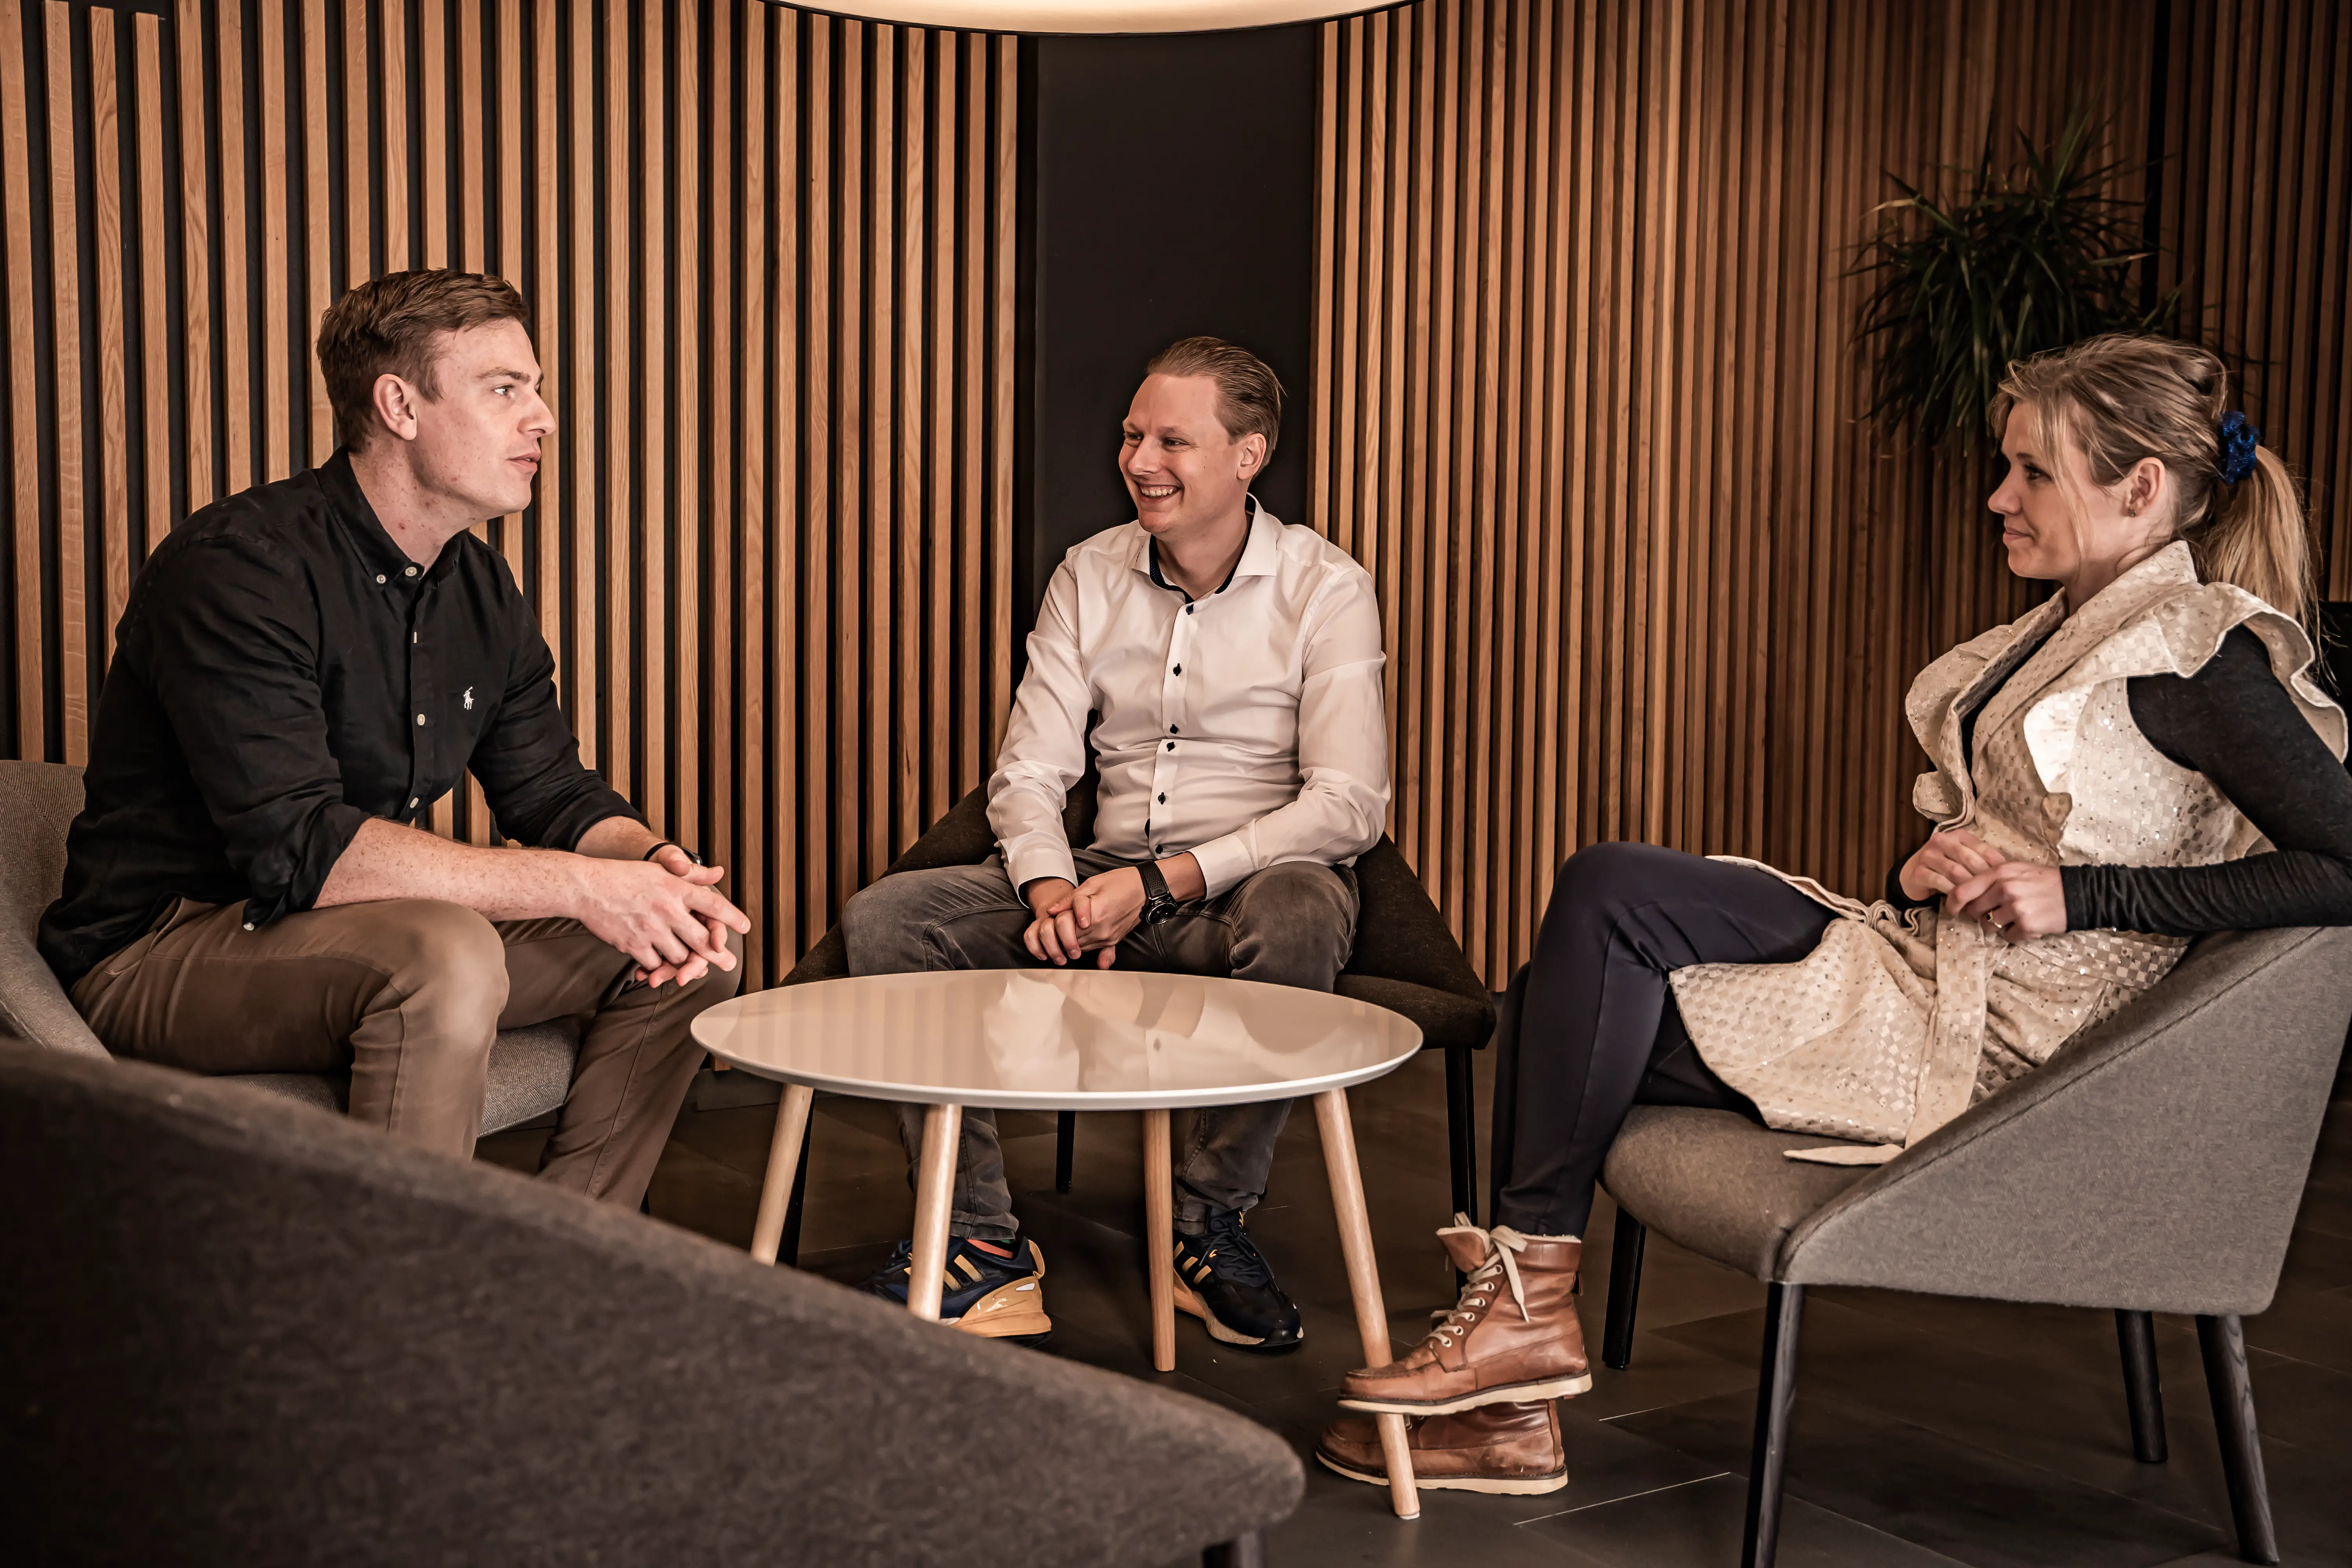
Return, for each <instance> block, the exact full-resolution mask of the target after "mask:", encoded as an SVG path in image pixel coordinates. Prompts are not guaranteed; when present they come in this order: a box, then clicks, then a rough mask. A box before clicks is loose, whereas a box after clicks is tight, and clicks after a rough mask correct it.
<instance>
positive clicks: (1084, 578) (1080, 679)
mask: <svg viewBox="0 0 2352 1568" xmlns="http://www.w3.org/2000/svg"><path fill="white" fill-rule="evenodd" d="M1250 504H1251V510H1252V517H1251V520H1250V533H1249V542H1248V543H1247V544H1246V545H1245V546H1244V548H1243V550H1242V558H1241V562H1240V563H1239V564H1238V565H1236V566H1235V567H1234V574H1233V575H1232V576H1231V577H1229V578H1227V579H1226V580H1225V584H1224V585H1223V587H1221V588H1219V589H1217V591H1216V592H1215V593H1213V594H1209V595H1204V596H1202V598H1200V599H1197V600H1187V599H1186V597H1185V595H1184V594H1183V592H1182V590H1181V589H1179V588H1177V587H1176V586H1174V585H1173V584H1170V583H1168V582H1167V581H1166V580H1165V579H1164V578H1162V577H1161V576H1160V572H1159V567H1158V559H1157V556H1156V553H1155V552H1154V551H1153V550H1152V548H1151V537H1150V535H1149V534H1148V533H1146V532H1145V531H1143V527H1142V525H1141V524H1140V523H1136V522H1128V523H1123V524H1121V525H1120V526H1119V527H1118V528H1113V529H1108V530H1106V531H1103V532H1101V533H1097V534H1096V535H1095V536H1094V537H1093V538H1092V539H1089V540H1087V541H1086V542H1084V543H1082V544H1080V545H1078V546H1077V547H1076V548H1075V549H1073V550H1072V551H1071V552H1069V554H1067V555H1066V556H1065V557H1063V559H1062V564H1061V565H1060V566H1059V567H1058V568H1056V569H1055V573H1054V580H1053V582H1052V583H1051V584H1048V585H1047V587H1046V589H1045V604H1044V605H1041V606H1040V607H1039V609H1038V612H1037V629H1036V630H1035V631H1034V632H1032V633H1030V634H1029V670H1028V673H1027V674H1026V675H1024V677H1023V678H1022V680H1021V690H1020V693H1019V695H1018V696H1016V697H1015V698H1014V699H1013V720H1012V722H1011V724H1010V725H1009V726H1008V727H1007V728H1006V730H1005V732H1004V748H1003V751H1002V752H1000V753H998V756H997V759H996V772H995V773H994V774H993V775H992V777H991V778H990V779H989V781H988V820H989V823H990V825H991V826H993V827H994V828H995V829H996V837H997V841H998V843H999V844H1000V845H1001V846H1002V847H1003V852H1004V869H1005V872H1006V874H1007V875H1008V876H1010V877H1011V878H1012V879H1013V886H1014V887H1016V888H1021V887H1025V886H1027V885H1028V884H1029V883H1030V882H1033V881H1034V880H1036V879H1038V878H1040V877H1061V878H1064V879H1067V880H1070V881H1076V880H1077V879H1078V878H1077V871H1076V866H1075V865H1074V864H1073V863H1072V861H1071V858H1070V846H1069V842H1068V840H1067V839H1066V837H1064V836H1063V832H1062V805H1063V800H1064V797H1065V796H1066V795H1067V793H1068V791H1069V788H1070V786H1071V785H1072V784H1075V783H1076V782H1077V781H1078V779H1079V778H1080V777H1081V776H1083V775H1084V773H1085V772H1086V765H1087V743H1088V741H1089V739H1091V741H1092V743H1093V746H1094V750H1095V754H1096V758H1097V766H1098V768H1099V769H1100V772H1101V778H1102V784H1101V791H1100V795H1099V796H1098V803H1099V804H1098V806H1097V812H1096V816H1095V842H1094V847H1095V848H1097V849H1098V850H1100V851H1102V852H1103V853H1104V854H1107V855H1116V856H1118V857H1119V858H1122V859H1128V860H1142V859H1145V858H1160V859H1164V858H1168V857H1170V856H1172V855H1180V854H1182V853H1183V852H1184V851H1186V850H1188V849H1189V850H1191V851H1192V857H1193V858H1194V859H1196V860H1198V861H1199V862H1200V866H1201V875H1202V878H1203V879H1205V880H1206V881H1207V883H1208V890H1209V895H1210V896H1211V897H1214V896H1215V895H1217V894H1219V893H1222V892H1223V891H1225V890H1226V889H1229V888H1231V887H1233V886H1234V884H1236V883H1238V882H1240V881H1241V880H1242V879H1244V878H1246V877H1248V876H1249V875H1251V874H1252V873H1253V872H1255V871H1260V870H1263V869H1265V868H1266V867H1268V866H1272V865H1274V864H1276V862H1278V861H1283V860H1313V861H1318V862H1320V863H1322V864H1324V865H1327V866H1331V865H1347V864H1349V863H1350V862H1352V861H1353V860H1354V859H1355V858H1356V857H1357V856H1359V855H1360V854H1362V853H1363V852H1364V851H1365V850H1367V849H1369V848H1370V847H1372V846H1373V845H1374V844H1376V843H1378V842H1379V841H1380V837H1381V828H1382V826H1383V824H1384V822H1385V819H1386V816H1387V813H1388V804H1389V744H1388V721H1387V719H1386V716H1385V714H1384V712H1383V710H1382V706H1381V666H1382V664H1384V663H1385V662H1386V659H1385V658H1384V656H1383V655H1382V653H1381V616H1380V609H1379V605H1377V603H1376V602H1375V600H1374V599H1373V596H1372V580H1371V577H1370V575H1369V574H1367V573H1366V572H1365V571H1364V569H1363V568H1362V567H1361V566H1359V565H1358V564H1357V563H1355V561H1354V560H1353V559H1352V558H1351V557H1349V554H1348V553H1347V552H1345V551H1343V550H1341V549H1339V547H1338V546H1337V545H1334V544H1332V543H1331V542H1329V541H1328V540H1326V539H1325V538H1323V537H1322V536H1321V535H1320V534H1318V533H1317V532H1315V531H1313V530H1312V529H1307V528H1297V527H1286V526H1285V525H1284V524H1282V523H1280V522H1278V521H1276V520H1275V519H1274V518H1273V516H1271V515H1270V514H1269V513H1267V512H1265V510H1262V509H1260V508H1258V507H1257V506H1256V503H1255V501H1254V500H1253V501H1252V502H1251V503H1250ZM1089 711H1092V712H1094V713H1096V714H1098V715H1099V719H1098V721H1097V723H1096V726H1095V730H1094V733H1093V735H1092V736H1091V737H1089V736H1088V735H1087V727H1086V726H1087V713H1088V712H1089Z"/></svg>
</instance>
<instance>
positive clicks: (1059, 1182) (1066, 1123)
mask: <svg viewBox="0 0 2352 1568" xmlns="http://www.w3.org/2000/svg"><path fill="white" fill-rule="evenodd" d="M1077 1152H1078V1113H1077V1112H1076V1111H1075V1110H1065V1111H1063V1112H1062V1113H1061V1114H1060V1115H1058V1116H1057V1117H1055V1121H1054V1190H1055V1192H1057V1193H1066V1192H1068V1191H1069V1190H1070V1162H1071V1160H1072V1159H1074V1158H1075V1157H1076V1154H1077Z"/></svg>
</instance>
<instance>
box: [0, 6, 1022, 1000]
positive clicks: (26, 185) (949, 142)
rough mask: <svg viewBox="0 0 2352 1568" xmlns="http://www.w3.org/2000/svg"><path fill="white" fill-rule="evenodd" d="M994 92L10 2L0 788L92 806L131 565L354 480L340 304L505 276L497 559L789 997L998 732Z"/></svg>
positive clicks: (585, 706) (391, 24)
mask: <svg viewBox="0 0 2352 1568" xmlns="http://www.w3.org/2000/svg"><path fill="white" fill-rule="evenodd" d="M1013 81H1014V60H1013V44H1012V42H1011V41H1010V40H1007V39H1001V38H993V37H982V36H978V35H961V34H952V33H940V32H928V31H923V30H919V29H908V28H896V27H888V26H867V25H861V24H858V23H854V22H844V21H838V20H834V19H831V18H825V17H818V16H809V15H806V14H803V13H800V12H795V11H791V10H786V9H782V8H780V7H775V6H771V5H762V4H759V3H757V0H678V3H674V4H655V3H651V0H646V3H636V4H624V3H619V0H614V3H610V4H595V3H592V0H299V3H293V0H218V3H211V4H207V3H199V0H176V3H175V4H169V5H164V4H152V5H146V6H143V7H132V6H129V5H124V6H121V7H117V8H109V7H106V6H100V5H66V4H62V3H59V0H0V204H5V214H6V219H7V222H6V234H5V240H0V244H5V258H0V275H5V288H6V305H7V309H6V313H5V326H6V333H7V337H6V350H5V360H6V364H7V375H8V385H7V392H6V396H5V399H0V420H5V429H0V450H5V452H6V454H7V462H8V470H9V471H8V478H7V481H6V484H5V493H6V496H7V504H8V506H9V517H10V548H9V549H8V550H7V552H5V561H4V562H0V568H5V574H6V575H5V588H0V605H5V614H6V616H7V617H8V621H9V626H8V628H7V632H6V634H5V637H0V658H5V660H6V661H7V663H8V667H9V668H8V671H7V674H8V678H9V679H10V682H11V684H12V688H13V691H14V698H13V700H12V701H11V702H10V703H9V705H8V710H7V712H6V713H5V716H0V727H5V734H0V754H9V755H16V756H31V757H47V758H50V759H52V760H58V761H67V762H76V763H79V762H80V761H82V760H83V758H84V756H85V753H86V750H87V745H88V726H89V710H90V704H91V703H92V702H93V701H94V700H95V698H96V695H97V692H98V690H99V689H100V685H101V683H102V682H103V679H104V673H105V665H106V655H107V652H108V650H109V647H110V637H111V634H112V629H113V626H114V624H115V621H116V619H117V618H118V616H120V614H121V606H122V603H123V599H124V596H125V595H126V594H127V593H128V591H129V585H130V582H131V576H132V574H133V573H135V571H136V570H137V566H138V563H140V562H141V561H142V560H143V558H144V557H145V555H146V552H148V551H149V550H150V549H151V548H152V546H153V545H154V543H155V542H157V541H158V540H159V539H161V538H162V537H163V533H164V532H165V531H166V530H167V529H168V528H169V527H170V526H171V525H172V524H173V522H174V521H177V520H178V519H180V518H183V517H184V516H185V515H186V514H187V512H188V511H189V510H192V509H193V508H194V507H198V506H202V505H203V504H205V502H206V501H208V500H213V499H214V498H215V497H217V496H220V495H223V494H226V493H228V492H230V491H233V490H236V489H242V488H244V487H245V486H247V485H249V484H253V483H256V482H258V481H261V480H264V479H272V478H276V477H278V476H281V475H284V474H286V473H289V472H290V471H292V470H294V469H296V468H302V467H306V466H308V465H310V464H312V463H315V462H317V461H320V460H321V459H323V458H325V457H326V456H327V455H328V454H329V453H330V452H331V450H332V432H331V426H330V421H329V418H328V413H327V405H326V399H325V392H324V388H323V387H322V385H321V384H320V381H319V378H318V375H317V371H316V365H315V362H314V360H313V359H312V357H311V355H310V342H311V341H312V337H313V333H314V331H315V328H316V325H317V322H318V320H319V317H320V313H321V312H322V311H323V310H324V309H325V308H326V306H327V305H328V303H329V302H330V301H331V300H333V299H334V298H335V297H336V295H337V294H339V293H340V292H341V290H342V289H345V288H346V287H348V286H349V285H350V284H351V283H352V282H353V281H355V280H358V279H363V278H366V277H370V276H373V275H375V274H378V273H381V272H383V271H387V270H391V269H394V268H403V267H410V266H459V267H465V268H477V269H486V270H490V271H495V272H498V273H500V274H502V275H503V276H505V277H508V278H509V279H513V280H515V281H516V282H517V283H518V285H519V286H520V288H521V289H523V291H524V293H525V294H526V296H527V297H528V298H530V300H532V301H533V304H534V307H535V309H536V310H537V311H538V316H539V320H538V340H539V349H540V354H541V362H542V364H543V366H544V369H545V371H546V373H547V376H548V381H549V387H550V399H551V402H552V403H553V405H554V406H555V409H556V415H557V419H558V423H559V429H558V433H557V436H556V438H555V439H554V440H553V442H552V443H551V449H550V451H549V454H548V460H547V463H546V465H545V468H544V469H543V472H542V476H541V488H540V500H539V503H538V504H537V505H536V506H534V507H533V508H532V509H531V510H530V511H527V512H525V513H523V514H521V515H520V516H517V517H509V518H502V519H499V520H497V521H493V522H491V523H490V524H488V526H487V528H486V529H485V530H484V531H483V532H484V535H485V537H486V538H488V541H489V542H490V543H491V544H492V545H493V546H495V547H496V548H497V549H498V550H499V551H500V552H501V553H502V554H504V556H505V557H506V559H507V561H508V562H509V564H510V565H511V566H512V568H513V570H514V572H515V574H516V576H517V578H518V580H519V581H520V583H521V584H522V587H523V591H524V592H525V594H526V595H529V596H530V598H531V599H532V601H533V602H534V604H535V605H537V606H538V609H539V612H540V616H541V623H542V625H543V626H544V627H545V630H546V633H547V636H548V638H549V640H550V642H551V644H552V646H553V647H555V649H556V653H557V659H558V666H559V669H560V671H561V680H562V687H563V691H564V696H565V700H566V703H567V707H568V710H569V711H570V713H571V714H572V721H573V724H574V727H575V729H576V730H577V731H578V732H579V734H580V736H581V741H582V747H583V752H585V753H586V755H587V757H588V759H589V760H590V761H591V762H592V763H595V764H596V765H598V766H600V767H602V768H603V769H604V771H605V772H606V773H607V774H608V775H609V776H610V777H611V779H612V780H613V782H614V784H615V785H616V786H617V787H619V788H620V789H621V790H623V791H624V792H625V793H626V794H627V795H629V796H630V797H631V798H632V799H633V800H635V802H636V803H637V804H638V805H640V806H641V807H642V808H643V809H644V810H645V811H646V813H647V815H648V816H649V817H650V818H651V820H652V821H653V822H654V823H655V824H656V826H657V827H659V828H661V829H662V830H663V831H664V832H666V833H668V834H670V835H672V836H674V837H677V838H679V839H681V840H683V841H685V842H687V843H688V844H695V845H699V846H702V847H705V848H706V850H707V851H708V853H709V855H710V857H711V858H713V859H715V860H718V861H721V862H723V863H725V864H727V865H728V866H729V867H730V868H731V873H732V874H731V877H730V886H731V889H732V890H733V891H734V893H735V895H736V897H737V898H738V899H739V900H740V901H741V902H742V903H743V904H744V905H745V907H746V908H747V909H748V910H750V911H751V914H752V916H753V920H754V931H753V937H752V942H753V944H754V954H753V963H752V967H751V974H753V975H754V976H761V975H766V976H770V977H772V976H773V975H774V974H776V973H780V972H781V971H782V968H784V967H786V966H788V965H789V964H790V963H791V962H792V960H793V958H794V957H795V956H796V955H797V954H798V953H799V952H801V951H802V950H803V948H804V947H805V946H807V945H808V944H809V943H810V942H814V939H815V938H816V936H817V935H818V934H820V933H821V932H822V931H824V928H825V926H826V925H827V924H828V923H829V921H830V920H831V918H832V916H833V915H834V913H835V912H836V911H837V910H838V908H839V905H840V902H841V900H843V899H845V897H846V896H847V895H848V894H849V893H850V892H853V891H855V890H856V889H857V888H858V887H860V886H862V885H863V884H864V883H865V882H866V880H868V879H871V877H872V876H873V875H874V874H876V873H877V872H878V871H879V869H880V868H881V867H882V865H883V864H884V863H886V862H887V858H889V856H890V855H891V854H892V853H894V852H895V850H896V849H898V848H899V847H903V846H904V845H905V844H906V843H907V842H908V841H909V840H911V838H912V837H914V836H915V834H916V833H917V832H918V831H919V829H920V827H921V826H923V825H925V824H927V823H928V822H929V821H930V820H932V819H933V818H934V817H936V816H939V815H940V813H942V812H944V811H945V810H946V809H947V807H948V806H949V805H950V804H951V803H952V802H953V800H954V798H955V796H956V795H957V794H958V793H960V792H961V790H963V789H966V788H969V787H970V786H971V784H973V783H975V782H977V780H978V779H979V778H980V777H981V776H982V774H983V773H984V772H985V770H986V767H987V763H988V762H989V760H990V758H991V757H992V755H993V752H994V744H995V740H996V737H997V734H998V732H999V731H1000V730H1001V727H1002V723H1003V714H1004V712H1005V710H1006V709H1007V707H1008V705H1009V702H1010V699H1011V692H1010V688H1009V668H1010V663H1009V654H1010V648H1011V604H1012V598H1011V584H1012V578H1011V570H1012V560H1013V551H1012V533H1011V528H1012V468H1011V451H1012V446H1011V423H1012V373H1013V357H1012V342H1013V309H1012V288H1013V255H1012V245H1013V225H1012V212H1013V159H1014V148H1015V140H1014V131H1015V127H1014V98H1013ZM467 796H468V798H461V799H455V800H451V801H446V802H444V803H443V805H442V808H441V811H440V814H439V817H438V820H439V821H440V822H441V823H442V825H443V826H444V827H445V829H446V830H447V831H452V832H456V833H458V834H461V835H463V836H466V837H471V838H474V839H476V840H482V839H484V838H486V837H487V836H488V832H489V826H490V825H489V823H488V816H487V813H486V812H485V811H484V810H483V809H482V807H481V803H480V796H479V794H478V791H475V790H471V789H470V788H469V790H468V792H467Z"/></svg>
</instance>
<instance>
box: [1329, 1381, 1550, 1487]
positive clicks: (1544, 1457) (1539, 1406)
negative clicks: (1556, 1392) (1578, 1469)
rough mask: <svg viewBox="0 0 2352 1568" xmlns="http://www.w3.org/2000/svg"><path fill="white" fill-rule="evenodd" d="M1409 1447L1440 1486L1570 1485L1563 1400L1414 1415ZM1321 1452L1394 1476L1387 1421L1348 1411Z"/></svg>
mask: <svg viewBox="0 0 2352 1568" xmlns="http://www.w3.org/2000/svg"><path fill="white" fill-rule="evenodd" d="M1405 1447H1407V1448H1408V1449H1409V1450H1410V1451H1411V1452H1412V1482H1413V1485H1415V1486H1417V1487H1427V1488H1429V1489H1432V1490H1435V1491H1455V1492H1507V1493H1511V1494H1514V1495H1521V1496H1532V1495H1534V1494H1536V1493H1539V1492H1556V1491H1558V1490H1559V1489H1560V1488H1562V1487H1564V1486H1566V1485H1568V1454H1567V1452H1566V1450H1564V1449H1563V1448H1561V1447H1560V1444H1559V1405H1557V1404H1555V1403H1554V1402H1552V1401H1551V1400H1549V1399H1546V1400H1540V1401H1538V1402H1537V1403H1535V1404H1532V1405H1481V1406H1480V1407H1479V1408H1477V1409H1475V1410H1465V1411H1463V1412H1462V1413H1461V1414H1459V1415H1429V1416H1407V1417H1406V1418H1405ZM1315 1457H1316V1458H1318V1459H1320V1460H1321V1461H1322V1462H1323V1464H1324V1467H1325V1468H1328V1469H1333V1470H1337V1471H1339V1473H1340V1474H1341V1475H1343V1476H1345V1477H1347V1478H1348V1479H1349V1480H1351V1481H1370V1482H1371V1483H1372V1484H1373V1485H1374V1486H1380V1487H1384V1486H1386V1485H1388V1484H1389V1463H1388V1457H1387V1456H1386V1455H1385V1454H1383V1453H1381V1432H1380V1423H1379V1422H1378V1421H1376V1420H1375V1419H1373V1418H1372V1417H1371V1416H1369V1415H1342V1416H1340V1417H1339V1419H1338V1420H1337V1421H1334V1422H1332V1423H1331V1425H1329V1426H1326V1427H1325V1428H1323V1436H1322V1437H1321V1439H1320V1440H1318V1442H1317V1443H1316V1445H1315Z"/></svg>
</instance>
